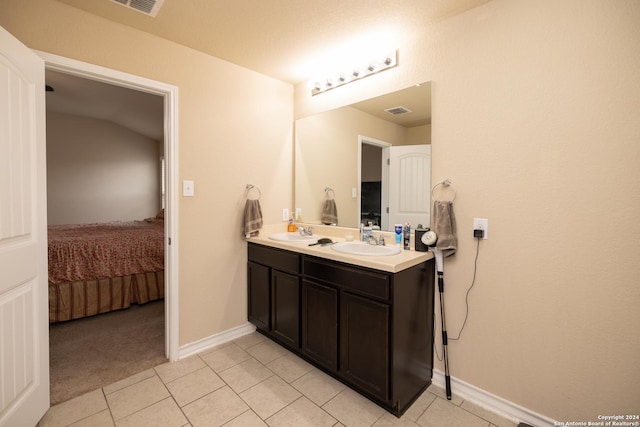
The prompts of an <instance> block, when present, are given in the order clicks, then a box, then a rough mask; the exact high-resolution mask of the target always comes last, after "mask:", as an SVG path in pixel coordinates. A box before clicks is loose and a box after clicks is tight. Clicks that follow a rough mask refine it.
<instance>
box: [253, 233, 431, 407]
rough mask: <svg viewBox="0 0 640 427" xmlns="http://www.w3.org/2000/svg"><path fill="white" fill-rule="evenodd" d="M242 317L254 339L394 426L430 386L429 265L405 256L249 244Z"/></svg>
mask: <svg viewBox="0 0 640 427" xmlns="http://www.w3.org/2000/svg"><path fill="white" fill-rule="evenodd" d="M247 274H248V278H247V282H248V317H249V321H250V322H252V323H253V324H254V325H256V327H257V329H258V331H259V332H261V333H263V334H264V335H266V336H267V337H269V338H271V339H272V340H274V341H276V342H278V343H279V344H281V345H283V346H285V347H287V348H288V349H290V350H291V351H292V352H294V353H296V354H297V355H299V356H301V357H302V358H303V359H305V360H307V361H309V362H310V363H312V364H313V365H315V366H317V367H318V368H320V369H322V370H323V371H324V372H326V373H328V374H330V375H332V376H333V377H335V378H337V379H338V380H340V381H342V382H343V383H345V384H347V385H349V386H350V387H351V388H353V389H354V390H356V391H358V392H360V393H361V394H362V395H364V396H366V397H368V398H369V399H371V400H373V401H374V402H376V403H377V404H379V405H380V406H382V407H384V408H385V409H387V410H388V411H389V412H391V413H393V414H395V415H397V416H400V415H401V414H402V413H403V412H404V411H405V410H406V409H407V408H408V407H409V406H410V405H411V403H412V402H413V401H414V400H415V399H416V398H417V397H418V396H419V395H420V394H421V393H422V391H423V390H424V389H425V388H426V387H427V386H428V385H429V384H430V383H431V376H432V368H433V323H434V320H433V316H434V314H433V307H434V260H433V258H432V256H431V254H430V253H420V252H414V251H403V252H402V253H401V254H398V255H394V256H385V257H366V256H349V255H344V254H339V253H337V252H336V251H334V250H332V249H331V248H330V247H321V246H313V247H310V246H308V245H307V244H304V243H303V244H300V243H282V242H273V241H270V240H269V239H267V238H262V237H261V238H252V239H250V240H249V243H248V267H247Z"/></svg>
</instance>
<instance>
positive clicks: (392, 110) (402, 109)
mask: <svg viewBox="0 0 640 427" xmlns="http://www.w3.org/2000/svg"><path fill="white" fill-rule="evenodd" d="M384 111H386V112H387V113H389V114H393V115H394V116H399V115H402V114H407V113H411V112H412V111H411V110H409V109H408V108H406V107H392V108H387V109H386V110H384Z"/></svg>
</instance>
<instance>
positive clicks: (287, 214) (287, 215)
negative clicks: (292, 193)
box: [282, 208, 289, 221]
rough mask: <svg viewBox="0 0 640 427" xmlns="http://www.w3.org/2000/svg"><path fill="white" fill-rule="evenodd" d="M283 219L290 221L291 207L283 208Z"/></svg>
mask: <svg viewBox="0 0 640 427" xmlns="http://www.w3.org/2000/svg"><path fill="white" fill-rule="evenodd" d="M282 220H283V221H289V208H282Z"/></svg>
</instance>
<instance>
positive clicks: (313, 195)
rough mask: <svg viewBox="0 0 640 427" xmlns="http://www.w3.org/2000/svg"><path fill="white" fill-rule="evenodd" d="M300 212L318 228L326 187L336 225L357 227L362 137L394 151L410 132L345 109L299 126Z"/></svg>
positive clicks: (305, 120)
mask: <svg viewBox="0 0 640 427" xmlns="http://www.w3.org/2000/svg"><path fill="white" fill-rule="evenodd" d="M296 135H297V136H296V139H297V141H296V154H295V155H296V160H295V164H296V171H295V177H296V183H295V184H296V188H295V200H296V207H299V208H302V219H303V220H304V221H305V222H310V223H319V222H320V214H321V207H322V200H323V198H324V187H331V188H333V189H334V192H335V200H336V205H337V207H338V225H341V226H347V227H357V226H358V223H359V221H358V199H357V198H352V197H351V189H352V188H357V187H358V135H366V136H368V137H370V138H375V139H379V140H382V141H386V142H389V143H391V144H394V145H403V144H405V143H406V141H407V129H405V128H403V127H401V126H398V125H395V124H393V123H390V122H387V121H385V120H381V119H378V118H376V117H373V116H371V115H369V114H366V113H363V112H362V111H360V110H357V109H355V108H350V107H343V108H340V109H337V110H332V111H327V112H325V113H322V114H315V115H312V116H309V117H305V118H303V119H299V120H298V121H297V122H296Z"/></svg>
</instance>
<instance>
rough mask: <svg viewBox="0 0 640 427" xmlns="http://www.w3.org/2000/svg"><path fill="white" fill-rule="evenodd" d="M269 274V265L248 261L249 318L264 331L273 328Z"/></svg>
mask: <svg viewBox="0 0 640 427" xmlns="http://www.w3.org/2000/svg"><path fill="white" fill-rule="evenodd" d="M269 276H270V269H269V267H265V266H264V265H260V264H256V263H254V262H251V261H249V262H248V263H247V285H248V287H249V289H248V290H247V293H248V303H249V306H248V309H247V311H248V318H249V321H250V322H251V323H253V324H254V325H256V327H258V328H260V329H262V330H264V331H269V330H270V329H271V324H270V318H271V316H270V315H269V307H270V305H271V304H270V299H269V298H270V295H271V291H270V287H269V280H270V277H269Z"/></svg>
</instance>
